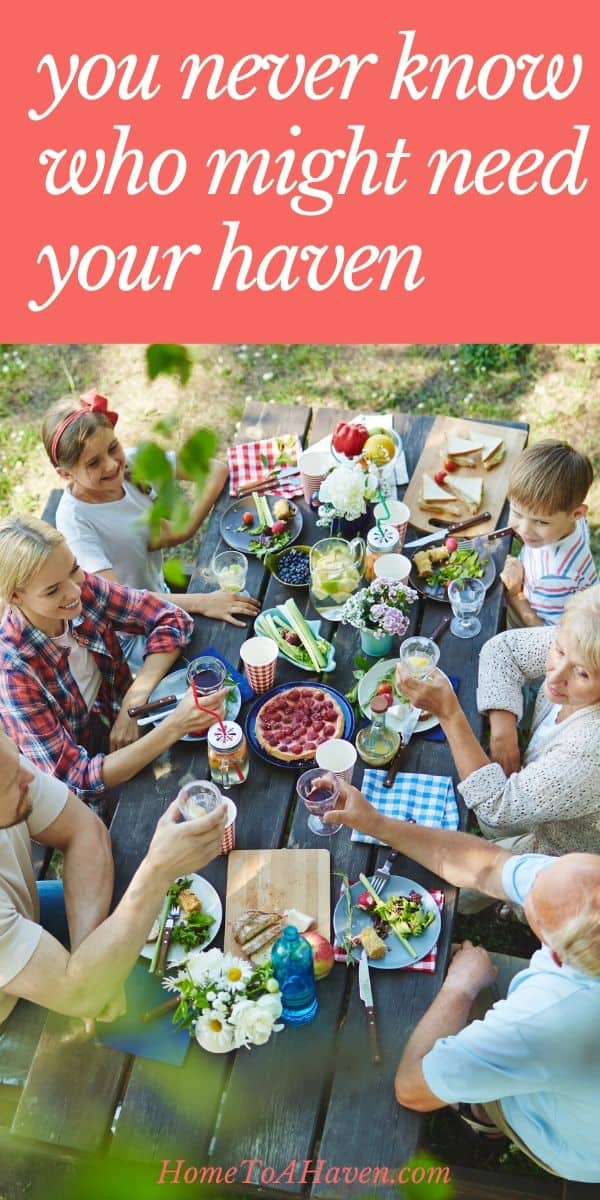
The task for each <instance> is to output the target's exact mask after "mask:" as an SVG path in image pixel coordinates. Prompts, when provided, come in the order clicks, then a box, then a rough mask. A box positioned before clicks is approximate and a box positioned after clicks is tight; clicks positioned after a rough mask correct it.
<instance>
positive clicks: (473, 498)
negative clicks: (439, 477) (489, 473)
mask: <svg viewBox="0 0 600 1200" xmlns="http://www.w3.org/2000/svg"><path fill="white" fill-rule="evenodd" d="M448 487H449V488H450V489H451V490H452V491H453V492H454V495H455V496H458V499H459V500H462V502H463V504H465V505H466V507H467V508H468V510H469V512H470V513H476V512H478V511H479V509H480V508H481V501H482V500H483V479H482V478H481V476H479V475H464V476H462V478H457V477H456V475H451V476H449V477H448Z"/></svg>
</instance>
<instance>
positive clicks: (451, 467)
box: [444, 458, 458, 472]
mask: <svg viewBox="0 0 600 1200" xmlns="http://www.w3.org/2000/svg"><path fill="white" fill-rule="evenodd" d="M444 470H445V471H450V472H452V471H458V463H455V462H454V459H452V458H447V459H446V461H445V463H444Z"/></svg>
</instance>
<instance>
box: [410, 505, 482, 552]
mask: <svg viewBox="0 0 600 1200" xmlns="http://www.w3.org/2000/svg"><path fill="white" fill-rule="evenodd" d="M491 516H492V514H491V513H489V512H482V513H477V516H476V517H466V518H465V520H464V521H455V522H454V524H453V525H444V524H443V522H442V523H441V527H440V529H439V530H438V532H437V533H427V534H426V535H425V537H422V538H416V539H415V541H412V542H405V543H404V549H405V550H415V549H416V548H417V546H427V545H428V544H429V542H437V541H438V539H439V538H445V537H448V535H449V534H451V533H459V532H460V530H461V529H470V528H471V526H472V525H479V523H480V521H489V520H491ZM434 524H435V518H432V519H431V521H430V525H434ZM503 532H506V531H503ZM488 536H489V535H488Z"/></svg>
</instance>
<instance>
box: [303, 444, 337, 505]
mask: <svg viewBox="0 0 600 1200" xmlns="http://www.w3.org/2000/svg"><path fill="white" fill-rule="evenodd" d="M298 466H299V468H300V482H301V484H302V491H303V492H304V499H305V500H306V503H307V504H310V500H311V496H312V495H313V492H318V490H319V488H320V486H321V484H322V482H323V480H324V478H325V476H326V475H328V474H329V471H330V470H331V468H332V466H333V462H332V460H331V458H330V456H329V454H326V453H325V452H324V451H322V450H305V451H304V452H303V453H302V454H300V455H299V457H298Z"/></svg>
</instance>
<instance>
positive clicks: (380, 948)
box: [358, 925, 387, 958]
mask: <svg viewBox="0 0 600 1200" xmlns="http://www.w3.org/2000/svg"><path fill="white" fill-rule="evenodd" d="M358 941H359V942H360V943H361V945H362V946H364V948H365V950H366V952H367V958H385V956H386V954H387V946H386V944H385V942H384V941H383V938H380V936H379V934H378V933H376V932H375V930H374V929H373V926H372V925H365V927H364V929H362V930H361V932H360V933H359V934H358Z"/></svg>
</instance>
